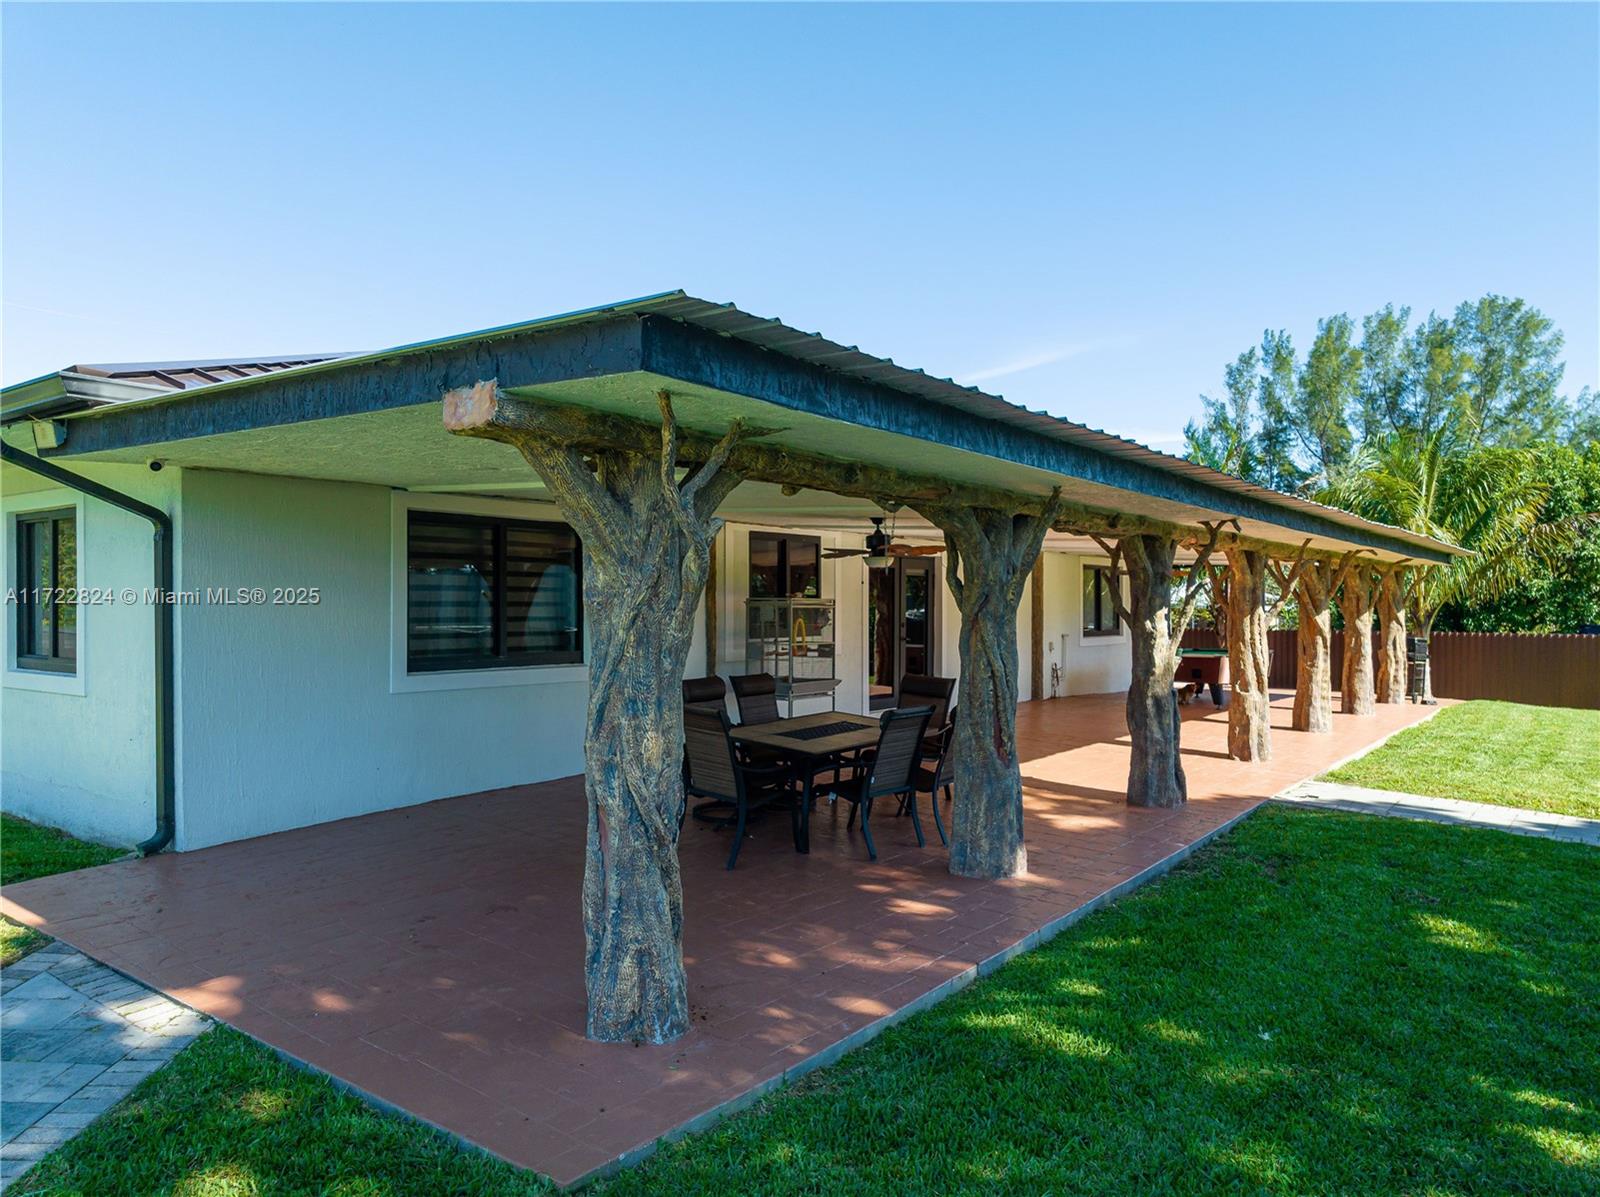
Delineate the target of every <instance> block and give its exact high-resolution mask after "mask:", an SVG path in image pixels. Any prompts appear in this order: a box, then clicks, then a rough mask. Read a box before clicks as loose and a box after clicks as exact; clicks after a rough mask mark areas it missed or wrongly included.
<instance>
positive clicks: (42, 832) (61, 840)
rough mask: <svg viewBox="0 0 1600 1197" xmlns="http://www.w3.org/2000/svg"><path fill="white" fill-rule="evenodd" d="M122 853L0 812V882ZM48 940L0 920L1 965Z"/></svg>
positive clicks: (62, 870) (99, 861) (101, 860)
mask: <svg viewBox="0 0 1600 1197" xmlns="http://www.w3.org/2000/svg"><path fill="white" fill-rule="evenodd" d="M122 855H125V853H124V852H123V850H122V849H120V848H107V847H105V846H103V845H101V844H89V843H85V842H84V841H83V840H75V839H73V838H72V837H71V836H70V835H68V834H67V833H66V832H64V831H57V830H56V829H55V828H53V827H41V826H40V825H39V824H37V823H30V822H28V821H27V820H26V819H18V818H16V817H15V816H12V815H0V885H10V884H11V883H12V882H13V881H27V880H28V879H29V878H30V877H47V876H49V875H50V874H51V873H66V872H70V871H71V870H73V869H86V868H88V867H89V866H90V865H97V864H105V863H106V862H107V861H110V860H116V859H117V857H119V856H122ZM49 942H50V941H49V939H48V938H47V937H45V936H43V935H40V934H39V933H38V932H37V931H34V930H31V929H30V928H28V927H23V926H19V925H18V924H16V923H13V922H11V921H10V920H8V919H0V966H4V965H7V964H10V963H11V962H12V961H13V960H20V959H21V958H22V957H24V956H26V955H27V954H28V953H29V952H31V951H33V950H34V949H35V948H39V947H42V946H44V945H45V944H47V943H49Z"/></svg>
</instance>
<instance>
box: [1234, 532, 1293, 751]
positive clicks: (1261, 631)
mask: <svg viewBox="0 0 1600 1197" xmlns="http://www.w3.org/2000/svg"><path fill="white" fill-rule="evenodd" d="M1223 552H1224V554H1225V555H1226V556H1227V559H1228V585H1227V595H1228V616H1227V621H1226V624H1227V634H1228V677H1229V681H1230V685H1231V686H1232V689H1233V695H1232V697H1231V699H1230V700H1229V703H1228V755H1229V756H1231V757H1233V758H1234V759H1235V760H1240V761H1265V760H1271V759H1272V729H1271V723H1272V693H1271V690H1270V687H1269V678H1270V676H1271V672H1272V656H1271V653H1270V651H1269V648H1268V643H1267V631H1268V629H1270V628H1271V626H1272V621H1273V620H1274V619H1275V618H1276V617H1277V614H1278V612H1279V611H1281V610H1282V609H1283V604H1284V603H1285V602H1286V601H1287V599H1288V596H1289V595H1290V594H1292V593H1293V592H1294V587H1295V584H1296V582H1297V581H1298V579H1299V576H1300V571H1301V569H1302V568H1303V567H1304V565H1305V548H1304V547H1302V548H1301V550H1300V556H1299V557H1298V558H1296V559H1295V562H1294V565H1293V567H1292V568H1291V570H1290V571H1289V572H1287V573H1285V572H1282V571H1280V570H1279V569H1278V568H1277V565H1276V563H1275V562H1273V561H1272V559H1271V558H1270V557H1269V556H1268V554H1267V553H1266V552H1265V551H1264V550H1262V549H1252V548H1244V547H1242V546H1240V545H1229V546H1228V547H1226V548H1225V549H1224V550H1223ZM1269 569H1270V570H1272V572H1273V576H1274V577H1275V578H1276V579H1277V582H1278V598H1277V601H1276V602H1274V603H1271V604H1269V603H1268V602H1267V571H1268V570H1269Z"/></svg>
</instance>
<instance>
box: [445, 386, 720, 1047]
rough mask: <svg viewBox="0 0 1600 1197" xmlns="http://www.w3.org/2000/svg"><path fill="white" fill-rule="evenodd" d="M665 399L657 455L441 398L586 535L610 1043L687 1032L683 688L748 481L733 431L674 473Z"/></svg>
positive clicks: (596, 834)
mask: <svg viewBox="0 0 1600 1197" xmlns="http://www.w3.org/2000/svg"><path fill="white" fill-rule="evenodd" d="M658 402H659V406H660V411H661V443H660V449H659V452H656V453H645V452H640V451H624V450H617V449H605V448H589V447H586V446H585V437H586V435H587V433H586V429H585V428H584V427H583V426H582V425H581V424H579V423H577V422H576V421H575V420H574V419H573V418H572V417H571V416H563V415H561V414H559V413H552V412H550V411H549V410H546V409H542V408H540V406H539V405H537V404H533V403H528V402H524V401H522V400H518V399H515V398H512V397H509V396H507V395H505V394H503V393H502V392H501V391H500V390H499V388H498V387H497V386H496V385H495V384H494V383H492V382H488V383H479V384H478V385H477V386H474V387H469V388H464V389H462V390H459V391H452V392H450V394H448V395H446V396H445V403H444V422H445V427H446V428H448V429H449V430H450V431H451V432H456V433H460V434H463V435H466V436H478V437H486V438H488V439H491V440H499V441H505V442H507V443H509V444H512V445H514V446H516V448H517V449H518V450H520V451H521V453H522V455H523V457H524V458H526V459H527V461H528V464H529V465H531V466H532V467H533V468H534V469H535V470H537V471H538V473H539V476H540V477H541V478H542V479H543V480H544V483H545V486H546V487H548V488H549V491H550V494H551V496H552V497H553V498H554V499H555V501H556V503H557V504H558V505H559V506H560V508H561V511H562V514H563V515H565V516H566V518H567V520H568V522H569V523H571V524H572V526H573V528H574V529H576V530H577V532H578V535H579V536H581V537H582V538H583V550H584V562H583V565H584V568H583V595H584V604H585V606H584V614H585V620H586V623H587V627H588V632H589V645H588V657H589V706H588V725H587V728H586V731H585V735H584V760H585V778H584V789H585V792H586V794H587V797H588V807H589V820H588V839H587V854H586V859H585V864H584V876H583V925H584V935H585V939H586V942H587V952H586V957H585V978H586V982H587V986H588V996H589V1011H588V1032H589V1036H590V1038H593V1039H600V1040H607V1041H612V1042H628V1041H632V1042H640V1041H643V1042H650V1043H663V1042H666V1041H667V1040H670V1039H675V1038H677V1037H678V1036H679V1035H681V1034H683V1032H684V1031H685V1030H687V1029H688V1026H689V1008H688V995H687V988H686V983H685V977H684V969H683V887H682V880H681V877H680V875H679V870H678V814H679V811H680V809H681V808H682V805H683V777H682V762H683V705H682V693H681V686H680V683H681V681H682V678H683V669H684V663H685V661H686V659H687V657H688V652H689V644H690V641H691V640H692V638H693V635H694V613H695V607H696V605H697V603H698V602H699V598H700V593H701V591H702V590H703V589H704V586H705V580H706V571H707V568H708V561H709V555H710V547H711V542H712V540H713V538H714V537H715V536H716V533H717V530H718V528H719V527H720V526H721V521H720V520H718V519H716V518H715V516H714V514H713V513H714V512H715V511H716V509H717V506H718V504H720V503H721V502H722V500H723V499H724V498H726V497H727V495H728V493H729V492H730V491H731V490H732V489H733V488H734V487H735V486H737V485H738V482H739V476H738V475H737V474H735V473H733V472H732V471H730V470H727V469H725V468H724V467H725V465H726V462H727V458H728V455H729V453H730V452H731V451H732V450H733V448H734V446H735V445H736V444H737V443H738V441H739V440H740V439H741V436H742V435H743V432H742V429H741V428H740V426H739V425H738V424H735V425H734V427H733V428H732V429H731V430H730V431H729V432H728V434H727V435H726V436H725V437H723V438H722V440H721V441H719V442H718V443H717V445H716V447H715V449H714V450H713V451H712V452H711V454H710V455H709V457H707V459H706V460H705V461H704V462H703V463H702V464H700V465H699V466H698V467H695V468H693V469H691V470H690V471H689V472H688V475H687V476H686V477H685V478H683V479H682V480H681V481H680V480H679V478H678V474H677V468H676V467H677V458H678V430H677V423H676V420H675V419H674V417H673V412H672V404H671V400H670V398H669V396H668V395H667V393H666V392H664V391H663V392H660V393H659V395H658Z"/></svg>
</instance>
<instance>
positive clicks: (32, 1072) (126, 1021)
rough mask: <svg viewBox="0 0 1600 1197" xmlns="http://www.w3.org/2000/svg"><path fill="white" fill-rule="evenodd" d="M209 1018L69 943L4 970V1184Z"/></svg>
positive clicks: (0, 1157) (0, 1114) (0, 1147)
mask: <svg viewBox="0 0 1600 1197" xmlns="http://www.w3.org/2000/svg"><path fill="white" fill-rule="evenodd" d="M212 1025H213V1024H212V1022H211V1020H210V1019H209V1018H206V1017H205V1016H204V1015H202V1014H197V1013H196V1012H195V1011H193V1010H191V1009H189V1008H188V1007H187V1006H182V1005H179V1004H178V1003H177V1002H174V1001H172V1000H171V999H170V998H168V997H165V996H164V995H162V994H160V993H157V992H155V991H154V990H152V989H150V988H148V987H147V986H144V985H141V984H139V982H137V981H132V980H129V979H128V978H127V977H125V976H123V975H122V974H121V973H119V972H116V971H115V970H113V969H110V968H107V967H106V966H105V965H103V964H100V963H99V962H98V961H95V960H91V959H89V957H87V956H85V955H83V954H82V953H81V952H78V951H76V950H74V949H73V948H71V947H69V946H67V945H66V944H64V943H51V944H48V945H47V946H45V947H42V948H40V949H39V950H38V951H36V952H32V953H30V954H29V955H27V956H24V957H23V958H22V959H21V960H17V961H15V962H13V963H11V964H9V965H7V966H6V967H5V968H4V969H0V1193H3V1192H4V1191H5V1190H6V1189H7V1188H9V1187H10V1185H11V1184H12V1182H13V1181H15V1180H16V1179H17V1178H18V1177H20V1176H22V1175H23V1174H24V1173H26V1172H27V1171H28V1169H30V1168H32V1167H33V1166H34V1164H36V1163H38V1162H39V1161H40V1160H42V1159H43V1158H44V1157H45V1156H47V1155H49V1154H50V1153H51V1152H52V1151H54V1150H55V1149H56V1148H58V1147H60V1146H61V1145H62V1144H63V1143H66V1142H67V1141H68V1140H70V1139H71V1138H72V1137H73V1136H75V1135H76V1134H78V1132H79V1131H81V1130H83V1129H84V1128H85V1127H87V1126H88V1125H89V1124H90V1123H91V1122H93V1121H94V1120H95V1119H96V1118H98V1117H99V1116H100V1115H101V1114H104V1113H105V1112H106V1111H107V1110H109V1109H110V1108H111V1107H112V1106H114V1105H116V1104H117V1102H119V1101H121V1100H122V1099H123V1098H124V1097H126V1096H127V1095H128V1094H129V1093H131V1092H132V1091H133V1090H134V1088H135V1087H136V1086H137V1085H138V1084H139V1082H140V1081H142V1080H144V1079H145V1077H147V1076H149V1075H150V1074H151V1073H153V1072H155V1071H156V1070H157V1069H159V1068H160V1067H162V1065H164V1064H166V1063H167V1062H168V1061H169V1060H171V1059H172V1058H173V1057H174V1056H176V1055H177V1054H178V1053H179V1052H180V1051H182V1050H183V1049H184V1048H185V1047H187V1046H188V1045H189V1044H190V1043H192V1042H194V1040H195V1039H196V1038H198V1037H199V1036H200V1035H202V1034H203V1033H205V1031H207V1030H208V1029H210V1027H211V1026H212Z"/></svg>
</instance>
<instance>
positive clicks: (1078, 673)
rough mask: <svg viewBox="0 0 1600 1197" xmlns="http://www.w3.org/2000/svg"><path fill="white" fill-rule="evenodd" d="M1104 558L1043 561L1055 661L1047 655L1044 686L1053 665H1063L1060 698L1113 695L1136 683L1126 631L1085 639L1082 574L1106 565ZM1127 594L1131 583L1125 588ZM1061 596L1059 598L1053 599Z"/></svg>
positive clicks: (1053, 555) (1047, 627) (1052, 556)
mask: <svg viewBox="0 0 1600 1197" xmlns="http://www.w3.org/2000/svg"><path fill="white" fill-rule="evenodd" d="M1107 564H1109V562H1108V561H1107V560H1106V559H1105V558H1104V557H1080V556H1077V555H1075V554H1069V553H1050V554H1048V555H1047V556H1046V558H1045V595H1046V602H1045V635H1046V637H1047V643H1048V644H1049V645H1051V646H1053V647H1054V649H1055V656H1054V658H1052V656H1051V654H1050V652H1049V651H1046V653H1045V661H1044V674H1045V686H1046V689H1047V690H1048V688H1049V684H1050V663H1051V660H1052V659H1054V660H1057V661H1060V662H1061V682H1062V688H1061V694H1062V695H1063V696H1066V695H1071V694H1112V693H1121V692H1124V691H1126V690H1127V688H1128V684H1129V682H1130V681H1131V680H1132V678H1133V657H1132V647H1131V645H1130V643H1129V640H1128V632H1127V629H1126V628H1124V629H1122V631H1121V633H1120V634H1119V635H1116V636H1085V635H1084V634H1083V569H1084V566H1086V565H1107ZM1123 594H1124V595H1126V594H1127V582H1126V580H1124V582H1123ZM1054 596H1059V598H1057V597H1054Z"/></svg>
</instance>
